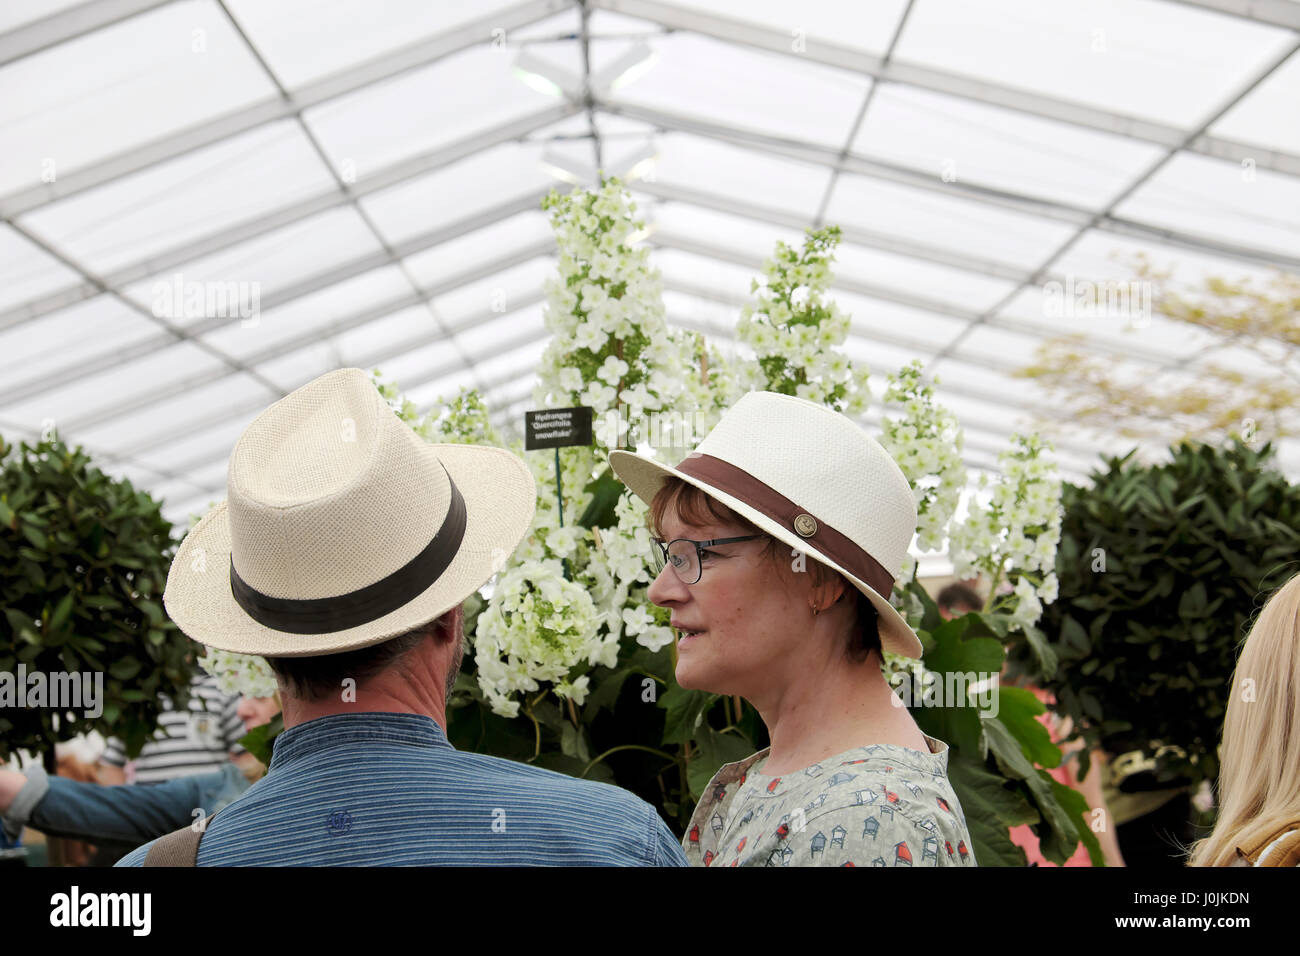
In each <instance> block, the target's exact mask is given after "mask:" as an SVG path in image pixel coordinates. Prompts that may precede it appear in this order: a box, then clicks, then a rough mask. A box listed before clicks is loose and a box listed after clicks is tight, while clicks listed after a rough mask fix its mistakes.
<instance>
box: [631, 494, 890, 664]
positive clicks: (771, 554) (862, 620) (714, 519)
mask: <svg viewBox="0 0 1300 956" xmlns="http://www.w3.org/2000/svg"><path fill="white" fill-rule="evenodd" d="M673 507H675V508H676V511H677V515H678V517H680V518H681V519H682V520H683V521H685V522H686V523H687V524H693V525H699V526H704V525H709V524H738V525H740V526H741V527H743V528H746V529H747V530H748V532H749V533H754V534H763V533H764V532H763V529H762V528H759V527H757V526H756V525H754V523H753V522H751V521H748V520H746V519H745V518H742V517H741V516H740V515H738V514H736V512H734V511H733V510H731V509H730V508H728V507H727V506H726V505H724V504H723V503H722V502H720V501H718V500H717V499H716V498H714V497H712V496H711V495H708V494H706V493H705V492H703V491H701V490H700V489H699V488H697V487H696V486H695V485H692V484H691V483H690V482H687V481H682V479H680V478H677V477H675V476H670V477H669V478H668V479H667V480H666V481H665V482H664V484H663V486H662V487H661V488H660V489H659V491H658V492H656V494H655V496H654V500H653V501H652V502H651V503H650V513H649V515H648V517H647V520H646V524H647V527H649V529H650V532H651V533H652V534H654V535H657V536H659V537H662V536H663V533H662V531H661V529H662V528H663V521H664V516H665V515H667V514H668V509H669V508H673ZM785 548H786V544H785V542H783V541H778V540H777V539H776V538H774V537H771V536H770V535H769V536H768V538H767V542H766V546H765V548H764V551H763V553H764V556H765V557H766V558H767V559H768V560H769V561H770V562H772V565H773V566H774V567H776V568H777V569H778V571H780V572H781V573H782V575H783V576H784V572H785V571H786V569H787V567H788V564H787V562H786V560H785V556H784V554H783V553H782V552H783V551H784V549H785ZM791 550H792V551H793V550H794V549H793V548H792V549H791ZM807 568H808V573H809V574H810V575H811V576H812V584H813V587H821V586H822V585H824V584H827V583H829V582H831V581H833V580H834V579H835V578H841V579H843V580H844V587H845V590H846V591H847V593H848V594H850V595H857V604H858V617H857V620H858V627H857V628H856V629H855V630H854V632H853V637H852V638H851V639H850V641H849V644H848V646H847V647H846V648H845V653H846V654H848V656H849V659H850V660H852V661H854V662H856V663H859V664H860V663H862V662H863V661H865V660H866V659H867V657H868V655H870V653H871V652H872V651H873V650H875V651H879V650H880V629H879V622H880V617H879V612H877V611H876V608H875V606H874V605H873V604H872V603H871V601H870V600H869V599H868V598H867V596H866V595H865V594H863V593H862V592H861V591H859V590H858V589H857V588H855V587H854V586H853V585H852V584H850V583H849V582H848V580H847V579H844V576H843V575H842V574H840V573H839V572H838V571H835V570H834V569H832V568H829V567H827V566H826V565H824V564H822V563H821V562H820V561H817V560H811V561H809V562H808V564H807Z"/></svg>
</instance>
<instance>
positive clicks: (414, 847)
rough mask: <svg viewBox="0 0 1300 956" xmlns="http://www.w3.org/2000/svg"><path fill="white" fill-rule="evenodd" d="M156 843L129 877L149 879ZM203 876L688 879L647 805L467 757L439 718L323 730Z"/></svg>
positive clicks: (136, 856)
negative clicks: (515, 872)
mask: <svg viewBox="0 0 1300 956" xmlns="http://www.w3.org/2000/svg"><path fill="white" fill-rule="evenodd" d="M151 846H152V843H150V844H146V845H145V846H142V847H139V848H137V849H135V850H132V851H131V852H130V853H128V854H127V855H126V856H125V857H123V858H122V859H121V860H120V861H119V862H118V863H117V865H118V866H140V865H141V864H142V863H143V862H144V858H145V856H146V855H147V854H148V852H149V848H150V847H151ZM198 865H199V866H330V865H332V866H438V865H446V866H685V865H686V857H685V856H684V855H683V853H682V850H681V847H680V846H679V845H678V842H677V838H676V837H674V836H673V834H672V831H671V830H669V829H668V827H667V826H665V825H664V822H663V821H662V820H661V819H660V818H659V814H658V813H657V812H656V811H655V809H654V808H653V807H651V806H650V805H649V804H648V803H646V802H645V801H643V800H641V799H640V798H638V797H636V796H634V795H633V794H631V793H628V792H627V791H626V790H620V789H619V788H617V787H612V786H609V785H608V784H603V783H596V782H594V781H591V780H581V779H578V778H576V777H569V776H566V775H564V774H560V773H556V772H554V771H551V770H543V769H542V768H541V767H534V766H531V765H529V764H526V763H516V762H514V761H512V760H505V759H502V758H500V757H490V756H487V755H486V754H476V753H467V752H462V751H459V750H456V749H455V748H454V747H452V745H451V744H450V743H449V742H448V740H447V737H446V735H445V734H444V733H443V730H442V728H441V727H439V726H438V725H437V724H436V723H435V722H434V721H433V719H432V718H431V717H427V716H424V715H421V714H391V713H360V714H336V715H333V716H330V717H320V718H317V719H316V720H310V721H307V722H306V723H303V724H297V725H295V726H293V727H290V728H289V729H288V730H286V731H285V732H284V733H283V734H281V735H280V736H279V737H278V738H277V739H276V741H275V749H274V750H273V752H272V755H271V766H270V769H269V770H268V772H267V774H266V776H265V777H263V778H262V779H261V780H259V781H258V782H257V783H255V784H253V786H252V787H250V788H249V789H248V790H247V791H245V792H244V793H243V794H242V795H241V796H240V797H239V798H238V799H237V800H235V801H234V802H233V803H231V804H230V805H229V806H227V807H226V808H225V809H223V810H221V811H220V812H219V813H217V814H216V815H215V816H213V817H212V818H211V819H210V822H209V823H208V825H207V828H206V831H205V833H204V834H203V840H202V842H201V843H200V844H199V854H198Z"/></svg>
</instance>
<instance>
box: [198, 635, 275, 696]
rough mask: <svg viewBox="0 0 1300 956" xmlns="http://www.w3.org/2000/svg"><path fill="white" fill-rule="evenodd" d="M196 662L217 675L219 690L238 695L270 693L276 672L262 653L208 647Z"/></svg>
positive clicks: (264, 694) (273, 691) (272, 690)
mask: <svg viewBox="0 0 1300 956" xmlns="http://www.w3.org/2000/svg"><path fill="white" fill-rule="evenodd" d="M199 666H200V667H202V668H203V669H204V670H205V671H207V672H208V673H209V674H211V675H212V676H213V677H215V678H216V679H217V687H218V688H220V690H221V693H223V694H230V695H232V696H238V697H273V696H275V692H276V690H277V684H276V682H275V673H274V672H273V671H272V670H271V665H270V664H268V663H267V662H266V658H265V657H258V656H256V655H254V654H236V653H235V652H234V651H219V650H217V649H216V648H214V647H209V648H208V649H207V653H206V654H205V655H204V656H203V657H200V658H199Z"/></svg>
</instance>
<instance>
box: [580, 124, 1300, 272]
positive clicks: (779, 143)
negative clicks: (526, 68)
mask: <svg viewBox="0 0 1300 956" xmlns="http://www.w3.org/2000/svg"><path fill="white" fill-rule="evenodd" d="M601 109H603V110H604V111H605V112H607V113H610V114H612V115H615V116H622V117H625V118H628V119H634V120H639V121H641V122H643V123H649V124H652V125H654V126H658V127H660V128H662V129H666V130H676V131H678V132H683V133H691V134H693V135H696V136H703V137H706V138H708V139H715V140H718V141H720V142H724V143H730V144H732V145H734V146H741V147H744V148H748V149H754V150H758V151H759V152H765V153H769V154H771V155H773V156H780V157H782V158H785V159H791V160H794V161H796V162H803V163H807V164H809V165H813V166H825V167H827V168H829V169H838V170H840V171H841V172H846V173H851V174H854V175H858V176H865V177H867V178H869V179H877V180H881V181H884V182H892V183H896V184H898V185H903V186H908V187H911V188H915V189H920V190H923V191H925V192H931V193H935V194H936V195H941V196H945V197H947V198H959V199H966V200H970V201H973V202H977V203H980V204H981V205H986V206H992V207H995V208H999V209H1006V210H1009V211H1012V212H1018V213H1020V214H1022V215H1029V216H1035V217H1037V218H1039V219H1047V220H1051V221H1053V222H1060V223H1064V224H1067V225H1071V226H1075V227H1079V226H1084V225H1087V226H1088V227H1089V228H1093V229H1098V230H1101V231H1103V232H1110V233H1115V234H1117V235H1122V236H1129V237H1134V238H1142V239H1147V240H1153V241H1157V242H1162V243H1165V244H1167V245H1172V246H1178V247H1181V248H1184V249H1190V250H1192V251H1195V252H1200V253H1206V252H1209V253H1212V254H1214V255H1220V256H1228V257H1231V258H1233V259H1238V260H1241V261H1243V262H1248V263H1251V264H1264V265H1268V266H1277V267H1279V268H1283V269H1289V270H1291V271H1293V272H1294V271H1300V256H1294V255H1286V254H1285V253H1280V252H1274V251H1273V250H1271V249H1261V248H1252V247H1249V246H1243V245H1241V244H1240V243H1235V242H1228V241H1221V240H1217V239H1213V238H1211V237H1209V236H1198V235H1195V234H1193V233H1188V232H1182V231H1180V230H1177V229H1170V228H1167V227H1165V226H1158V225H1155V224H1153V223H1145V222H1141V221H1139V220H1136V219H1123V218H1120V217H1118V216H1115V215H1114V213H1113V212H1111V211H1110V210H1111V209H1113V208H1114V206H1115V205H1116V203H1115V202H1113V201H1112V202H1111V203H1109V204H1108V207H1107V209H1106V211H1104V212H1103V213H1095V212H1093V211H1092V210H1090V209H1087V208H1085V207H1082V206H1074V205H1071V204H1069V203H1063V202H1059V201H1056V200H1050V199H1039V198H1036V197H1032V196H1024V195H1021V194H1019V193H1013V192H1009V191H1007V190H1003V189H993V188H990V187H987V186H979V185H976V184H972V183H965V182H961V181H960V180H959V181H956V182H951V183H945V182H942V181H941V180H940V179H939V178H938V177H937V176H935V175H934V174H933V173H931V172H927V171H925V170H919V169H912V168H910V167H907V166H902V165H899V164H896V163H886V162H883V161H881V160H875V159H868V158H866V157H862V156H856V155H854V154H848V155H847V156H841V154H840V151H839V150H837V149H835V148H833V147H830V146H823V145H821V144H818V143H809V142H803V141H800V140H795V139H792V138H790V137H778V136H773V135H771V134H770V133H763V132H760V131H758V130H750V129H743V128H741V127H735V126H727V125H724V124H721V123H718V122H716V121H713V120H700V119H696V118H694V117H690V116H685V115H682V114H676V113H669V112H667V111H665V110H659V109H652V108H649V107H643V106H632V105H629V104H611V103H602V104H601ZM1175 151H1176V150H1175ZM654 185H656V184H653V183H650V184H639V185H637V186H635V187H634V188H644V189H645V191H647V192H652V191H653V190H652V189H650V188H646V187H653V186H654Z"/></svg>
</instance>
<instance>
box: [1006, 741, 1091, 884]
mask: <svg viewBox="0 0 1300 956" xmlns="http://www.w3.org/2000/svg"><path fill="white" fill-rule="evenodd" d="M983 726H984V734H985V737H986V739H987V740H988V742H989V750H990V752H992V754H993V755H994V757H995V758H996V760H997V763H998V766H999V767H1000V768H1001V769H1002V772H1003V773H1005V774H1006V775H1007V776H1008V777H1011V778H1013V779H1016V780H1023V781H1024V783H1025V785H1026V786H1027V787H1028V788H1029V792H1030V795H1031V796H1032V799H1033V802H1034V804H1035V806H1036V807H1037V808H1038V813H1039V816H1041V817H1042V818H1043V820H1044V821H1045V822H1046V824H1047V827H1048V829H1047V832H1046V833H1039V849H1040V850H1042V853H1043V856H1044V857H1046V858H1047V859H1049V860H1051V861H1052V862H1053V863H1063V862H1065V860H1066V859H1067V858H1068V857H1069V856H1070V854H1071V853H1073V852H1074V847H1076V846H1078V843H1079V841H1078V837H1077V835H1076V833H1075V827H1074V823H1073V821H1072V820H1071V819H1070V817H1069V815H1068V814H1067V813H1066V812H1065V810H1064V809H1063V808H1062V807H1061V805H1060V803H1058V802H1057V800H1056V797H1055V795H1054V794H1053V792H1052V786H1051V785H1052V783H1053V782H1054V781H1053V779H1052V776H1051V775H1050V774H1049V773H1048V772H1047V771H1046V770H1038V769H1037V768H1035V767H1034V765H1033V764H1031V763H1030V762H1029V759H1028V758H1027V757H1026V756H1025V754H1024V751H1023V749H1022V748H1021V746H1020V742H1019V740H1017V739H1016V737H1015V736H1014V735H1012V734H1011V732H1010V731H1008V730H1007V728H1006V727H1005V726H1004V725H1003V724H1002V722H1001V720H1000V719H999V718H997V717H994V718H990V719H986V720H985V721H984V722H983ZM1062 854H1063V855H1062Z"/></svg>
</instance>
